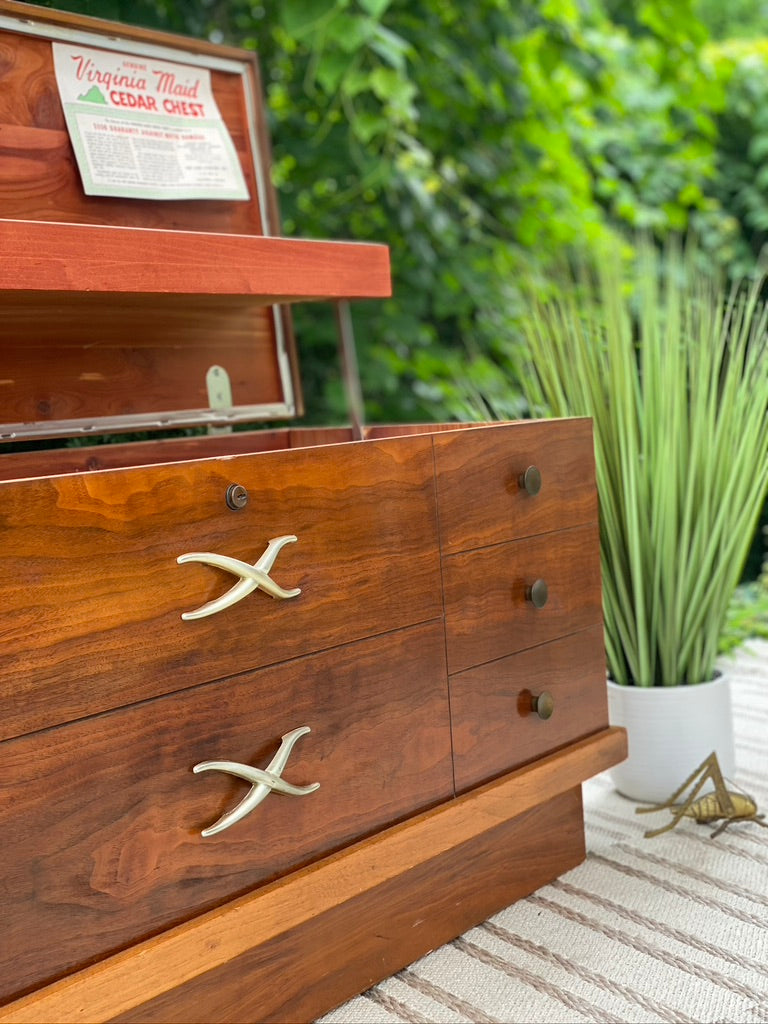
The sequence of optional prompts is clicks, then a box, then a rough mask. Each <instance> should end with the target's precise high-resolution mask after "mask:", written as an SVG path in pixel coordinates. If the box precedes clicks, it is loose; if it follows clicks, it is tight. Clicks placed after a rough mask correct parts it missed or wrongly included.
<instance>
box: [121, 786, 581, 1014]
mask: <svg viewBox="0 0 768 1024" xmlns="http://www.w3.org/2000/svg"><path fill="white" fill-rule="evenodd" d="M581 823H582V807H581V792H580V790H579V789H578V788H576V789H572V790H569V791H568V792H567V793H564V794H563V795H562V796H559V797H555V798H554V799H553V800H552V801H550V802H549V803H546V804H543V805H541V806H540V807H536V808H534V809H532V810H530V811H527V812H526V813H524V814H521V815H520V816H519V817H517V818H513V819H512V820H511V821H505V822H502V823H501V824H498V825H496V826H495V827H494V828H491V829H489V830H488V832H486V833H483V834H482V835H481V836H479V837H478V838H476V839H473V840H471V841H470V842H468V843H465V844H464V846H463V847H462V849H461V851H456V850H451V851H449V852H448V853H447V854H443V855H442V856H437V857H434V858H432V859H430V860H429V861H428V862H427V863H426V864H422V865H419V867H418V868H416V869H414V870H411V871H407V872H404V873H403V874H402V875H401V876H400V877H399V878H397V879H394V880H392V881H390V882H388V883H386V884H384V885H382V886H380V887H378V888H377V889H375V890H373V891H372V892H370V891H369V892H365V893H364V894H363V895H362V896H360V897H358V898H357V899H356V900H355V901H354V906H353V907H350V906H349V904H344V905H341V906H336V907H333V908H331V909H330V910H329V911H328V912H327V913H326V914H321V915H318V916H317V917H315V918H312V919H311V920H310V921H308V922H307V924H306V925H305V926H304V927H302V928H301V929H299V930H297V931H290V932H288V933H284V934H283V935H281V936H279V937H278V938H276V939H275V940H274V941H272V942H268V943H265V944H264V946H262V947H261V948H260V949H258V950H253V951H251V952H249V953H247V954H246V955H244V956H242V957H239V958H238V959H237V960H234V961H232V962H231V963H228V964H226V966H224V967H222V968H219V969H218V970H215V971H211V972H210V974H207V975H203V976H202V977H199V978H196V979H195V980H194V981H192V982H190V983H189V984H187V985H185V986H183V987H182V988H178V989H176V990H174V991H173V992H169V993H167V994H166V995H164V996H161V997H160V998H158V999H154V1000H152V1001H151V1002H149V1003H146V1004H144V1005H143V1006H139V1007H137V1008H136V1009H135V1010H134V1011H129V1012H128V1013H126V1014H123V1015H120V1016H117V1017H114V1018H113V1022H114V1024H118V1022H120V1024H139V1022H141V1024H147V1022H157V1024H171V1022H178V1024H186V1022H188V1021H190V1020H193V1019H200V1015H201V1013H202V1015H203V1016H204V1019H205V1020H206V1021H207V1022H210V1024H217V1022H218V1024H236V1022H239V1024H251V1022H253V1021H259V1022H264V1024H268V1022H284V1024H297V1022H299V1021H313V1020H316V1019H317V1018H318V1017H319V1016H320V1015H321V1014H323V1013H325V1012H326V1011H327V1010H330V1009H332V1008H333V1007H334V1006H337V1005H338V1004H339V1003H341V1002H343V1001H344V1000H345V999H348V998H349V997H350V996H354V995H357V993H358V992H364V991H365V990H366V989H369V988H370V987H371V986H372V985H375V984H376V983H377V982H379V981H381V980H383V979H384V978H387V977H389V976H390V975H392V974H395V973H396V972H397V971H399V970H400V969H401V968H403V967H407V966H408V965H409V964H411V963H413V962H414V961H415V960H418V959H419V958H420V957H421V956H423V955H424V954H425V953H427V952H429V951H431V950H433V949H437V948H438V947H439V946H441V945H442V944H443V943H446V942H449V941H450V940H451V939H453V938H455V937H456V936H457V935H461V934H462V933H463V932H465V931H467V930H468V929H469V928H471V927H472V926H474V925H475V924H477V923H479V922H480V921H483V920H485V919H486V918H487V917H489V916H491V915H492V914H494V913H496V912H497V911H499V910H501V909H503V908H504V907H507V906H509V905H510V904H511V903H513V902H514V901H515V900H517V899H520V898H521V897H523V896H527V895H528V894H529V893H531V892H533V891H534V890H535V889H538V888H540V887H541V886H542V885H544V884H545V883H546V882H549V881H551V879H552V878H555V877H557V876H558V875H561V874H563V873H564V872H565V871H568V870H569V869H571V868H573V867H575V866H576V865H577V864H579V863H580V862H581V861H582V860H583V859H584V836H583V829H582V824H581ZM469 865H471V868H470V870H471V872H472V886H471V890H470V889H469V887H468V886H467V879H466V875H467V870H468V866H469ZM329 962H331V963H334V964H336V965H338V966H337V968H336V969H335V970H333V971H329V970H328V964H329ZM292 971H296V975H297V976H296V977H291V976H290V974H289V972H292Z"/></svg>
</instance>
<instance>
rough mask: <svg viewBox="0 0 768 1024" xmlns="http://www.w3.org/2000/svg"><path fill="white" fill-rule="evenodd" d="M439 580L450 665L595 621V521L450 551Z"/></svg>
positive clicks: (598, 608)
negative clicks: (539, 602)
mask: <svg viewBox="0 0 768 1024" xmlns="http://www.w3.org/2000/svg"><path fill="white" fill-rule="evenodd" d="M443 581H444V588H445V618H446V643H447V650H448V671H449V672H451V673H453V672H461V671H463V670H464V669H466V668H470V667H471V666H473V665H480V664H483V663H484V662H487V661H493V660H494V659H496V658H502V657H504V656H505V655H507V654H512V653H514V652H515V651H520V650H523V649H525V648H527V647H532V646H534V645H536V644H541V643H545V642H546V641H548V640H554V639H556V638H557V637H560V636H565V635H566V634H569V633H574V632H576V631H577V630H580V629H585V628H586V627H588V626H591V625H595V624H597V623H598V622H601V621H602V597H601V590H600V551H599V536H598V528H597V524H592V525H590V526H580V527H577V528H575V529H573V530H561V531H559V532H557V533H548V534H545V535H544V536H541V537H528V538H526V539H525V540H519V541H512V542H511V543H508V544H498V545H494V546H492V547H487V548H481V549H480V550H478V551H467V552H462V553H461V554H458V555H450V556H449V557H448V558H445V559H443ZM541 581H543V582H544V583H545V584H546V589H547V595H546V603H545V604H544V606H543V607H537V606H536V605H535V604H534V602H533V600H532V598H533V597H534V595H536V594H537V593H538V588H540V585H541ZM531 588H535V589H534V593H533V594H530V593H529V592H530V590H531Z"/></svg>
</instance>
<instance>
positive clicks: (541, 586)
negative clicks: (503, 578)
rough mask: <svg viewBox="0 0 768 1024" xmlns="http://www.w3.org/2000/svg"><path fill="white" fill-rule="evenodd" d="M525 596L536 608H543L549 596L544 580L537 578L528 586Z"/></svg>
mask: <svg viewBox="0 0 768 1024" xmlns="http://www.w3.org/2000/svg"><path fill="white" fill-rule="evenodd" d="M525 596H526V599H527V600H528V601H530V602H531V604H532V605H533V607H534V608H543V607H544V605H545V604H546V603H547V598H548V597H549V590H548V588H547V584H546V583H545V582H544V580H536V581H535V582H534V583H532V584H531V586H530V587H526V590H525Z"/></svg>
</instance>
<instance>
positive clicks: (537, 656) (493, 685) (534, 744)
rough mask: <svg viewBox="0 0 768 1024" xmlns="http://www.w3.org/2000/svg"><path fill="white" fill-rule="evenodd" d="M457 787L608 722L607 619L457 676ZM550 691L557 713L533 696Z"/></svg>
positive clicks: (453, 717) (504, 769)
mask: <svg viewBox="0 0 768 1024" xmlns="http://www.w3.org/2000/svg"><path fill="white" fill-rule="evenodd" d="M450 691H451V731H452V735H453V756H454V771H455V779H456V789H457V791H458V792H464V791H465V790H467V789H469V788H470V787H472V786H476V785H478V784H480V783H483V782H487V781H488V779H492V778H494V777H495V776H497V775H501V774H502V773H504V772H508V771H511V770H512V769H513V768H517V767H519V766H520V765H523V764H526V763H528V762H530V761H533V760H534V759H535V758H537V757H542V756H543V755H544V754H548V753H550V752H551V751H553V750H556V749H558V748H559V747H562V746H564V745H565V744H567V743H572V742H574V741H575V740H578V739H581V738H582V737H584V736H588V735H589V734H590V733H594V732H597V731H599V730H600V729H605V728H606V727H607V725H608V707H607V700H606V693H605V657H604V654H603V627H602V624H600V625H596V626H592V627H591V628H589V629H586V630H584V631H583V632H581V633H575V634H574V635H572V636H568V637H564V638H563V639H561V640H554V641H552V642H550V643H547V644H543V645H541V646H539V647H532V648H530V649H529V650H527V651H523V652H521V653H519V654H513V655H511V656H510V657H508V658H501V659H500V660H499V661H492V662H489V663H488V664H487V665H481V666H480V667H478V668H472V669H469V670H468V671H466V672H460V673H459V674H458V675H454V676H451V679H450ZM543 692H548V693H549V694H551V696H552V697H553V699H554V712H553V714H552V717H551V718H549V719H547V720H542V719H541V718H539V717H538V715H536V714H534V712H533V711H532V709H531V698H532V697H533V696H538V695H539V694H541V693H543Z"/></svg>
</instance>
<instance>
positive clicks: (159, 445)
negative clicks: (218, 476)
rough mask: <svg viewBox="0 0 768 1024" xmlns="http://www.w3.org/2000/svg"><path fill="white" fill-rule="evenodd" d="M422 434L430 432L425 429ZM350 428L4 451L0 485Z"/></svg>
mask: <svg viewBox="0 0 768 1024" xmlns="http://www.w3.org/2000/svg"><path fill="white" fill-rule="evenodd" d="M422 433H425V431H424V430H423V431H422ZM352 440H353V436H352V430H351V428H349V427H338V428H334V427H327V428H312V427H308V428H301V427H299V428H295V429H285V428H282V429H277V430H269V429H267V430H248V431H238V432H236V433H234V432H233V433H231V434H211V435H207V434H206V435H200V436H195V437H174V438H164V439H162V440H158V441H141V442H139V443H136V442H132V441H127V442H121V443H119V444H99V445H89V446H84V447H82V448H53V449H48V450H42V451H29V452H6V453H1V452H0V480H20V479H22V478H24V477H40V476H59V475H61V474H63V473H92V472H95V471H97V470H100V469H131V468H134V467H136V466H153V465H161V464H163V463H167V462H182V461H186V460H188V459H213V458H219V457H222V456H230V455H251V454H254V453H255V452H278V451H287V450H288V449H290V448H307V447H312V446H316V445H328V444H344V443H346V442H349V441H352Z"/></svg>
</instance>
